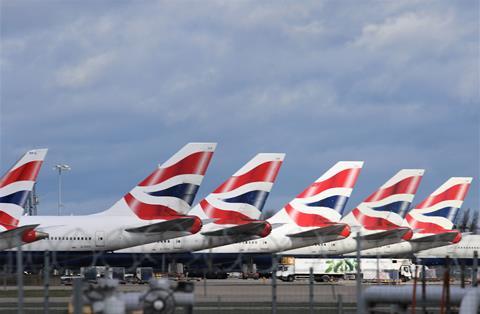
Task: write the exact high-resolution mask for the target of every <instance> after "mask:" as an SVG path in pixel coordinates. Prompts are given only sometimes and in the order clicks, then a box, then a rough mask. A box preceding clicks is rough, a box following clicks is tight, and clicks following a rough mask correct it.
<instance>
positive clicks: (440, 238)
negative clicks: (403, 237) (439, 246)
mask: <svg viewBox="0 0 480 314" xmlns="http://www.w3.org/2000/svg"><path fill="white" fill-rule="evenodd" d="M457 236H458V233H457V232H444V233H439V234H432V235H428V236H425V237H421V238H416V239H410V240H409V241H410V242H417V243H421V242H453V240H455V238H456V237H457Z"/></svg>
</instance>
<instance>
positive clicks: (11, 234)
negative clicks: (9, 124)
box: [0, 149, 47, 250]
mask: <svg viewBox="0 0 480 314" xmlns="http://www.w3.org/2000/svg"><path fill="white" fill-rule="evenodd" d="M46 155H47V149H34V150H30V151H28V152H27V153H25V155H23V156H22V158H20V159H19V160H18V161H17V162H16V163H15V165H14V166H13V167H12V168H11V169H10V170H9V171H7V173H6V174H5V175H4V176H3V177H2V178H1V179H0V250H5V249H8V248H12V247H15V246H17V245H19V244H21V243H30V242H34V241H37V240H40V239H42V238H44V237H46V236H47V235H46V234H45V233H42V232H39V231H36V230H34V229H35V227H37V226H38V224H32V225H28V226H22V227H19V219H20V217H21V216H22V214H23V210H24V206H25V205H26V202H27V199H28V196H29V194H30V193H31V192H32V190H33V186H34V185H35V181H36V180H37V176H38V173H39V171H40V168H41V167H42V163H43V161H44V159H45V156H46Z"/></svg>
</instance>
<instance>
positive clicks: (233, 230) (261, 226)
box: [202, 221, 271, 237]
mask: <svg viewBox="0 0 480 314" xmlns="http://www.w3.org/2000/svg"><path fill="white" fill-rule="evenodd" d="M266 229H270V230H271V226H270V224H269V223H268V222H265V221H255V222H250V223H247V224H243V225H238V226H234V227H230V228H224V229H219V230H215V231H208V232H202V234H203V235H205V236H213V237H218V236H256V235H258V236H262V233H264V232H265V230H266Z"/></svg>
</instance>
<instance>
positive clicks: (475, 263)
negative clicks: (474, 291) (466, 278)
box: [472, 251, 478, 287]
mask: <svg viewBox="0 0 480 314" xmlns="http://www.w3.org/2000/svg"><path fill="white" fill-rule="evenodd" d="M477 279H478V251H473V269H472V286H473V287H476V286H478V280H477Z"/></svg>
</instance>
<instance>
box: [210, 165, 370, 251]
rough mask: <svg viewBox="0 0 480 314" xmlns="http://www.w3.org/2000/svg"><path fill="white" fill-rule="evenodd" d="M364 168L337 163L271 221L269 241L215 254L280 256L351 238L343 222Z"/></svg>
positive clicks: (348, 228) (245, 243)
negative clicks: (281, 252)
mask: <svg viewBox="0 0 480 314" xmlns="http://www.w3.org/2000/svg"><path fill="white" fill-rule="evenodd" d="M362 166H363V162H362V161H340V162H338V163H336V164H335V165H334V166H333V167H331V168H330V169H329V170H328V171H327V172H325V173H324V174H323V175H322V176H321V177H319V178H318V179H317V180H316V181H315V182H313V183H312V184H311V185H309V186H308V187H307V188H306V189H305V190H304V191H303V192H302V193H300V194H298V195H297V197H295V198H294V199H293V200H292V201H290V202H289V203H288V204H287V205H285V206H284V207H283V208H282V209H281V210H280V211H278V212H277V213H276V214H275V215H274V216H273V217H271V218H269V219H268V222H269V223H270V224H271V225H272V226H274V229H273V231H272V233H271V234H270V235H269V236H268V237H266V238H263V239H259V240H258V241H246V242H242V243H237V244H234V245H228V246H224V247H219V248H215V249H214V250H213V253H233V252H244V253H261V252H263V253H266V252H279V251H283V250H290V249H295V248H300V247H304V246H309V245H312V244H315V243H320V242H329V241H333V240H338V239H344V238H345V237H348V236H349V234H350V227H349V226H348V225H347V224H344V223H340V218H341V217H342V213H343V210H344V209H345V205H346V202H347V201H348V198H349V197H350V195H351V193H352V190H353V187H354V186H355V183H356V181H357V178H358V175H359V173H360V170H361V168H362ZM257 242H259V243H261V244H260V245H259V243H257Z"/></svg>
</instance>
